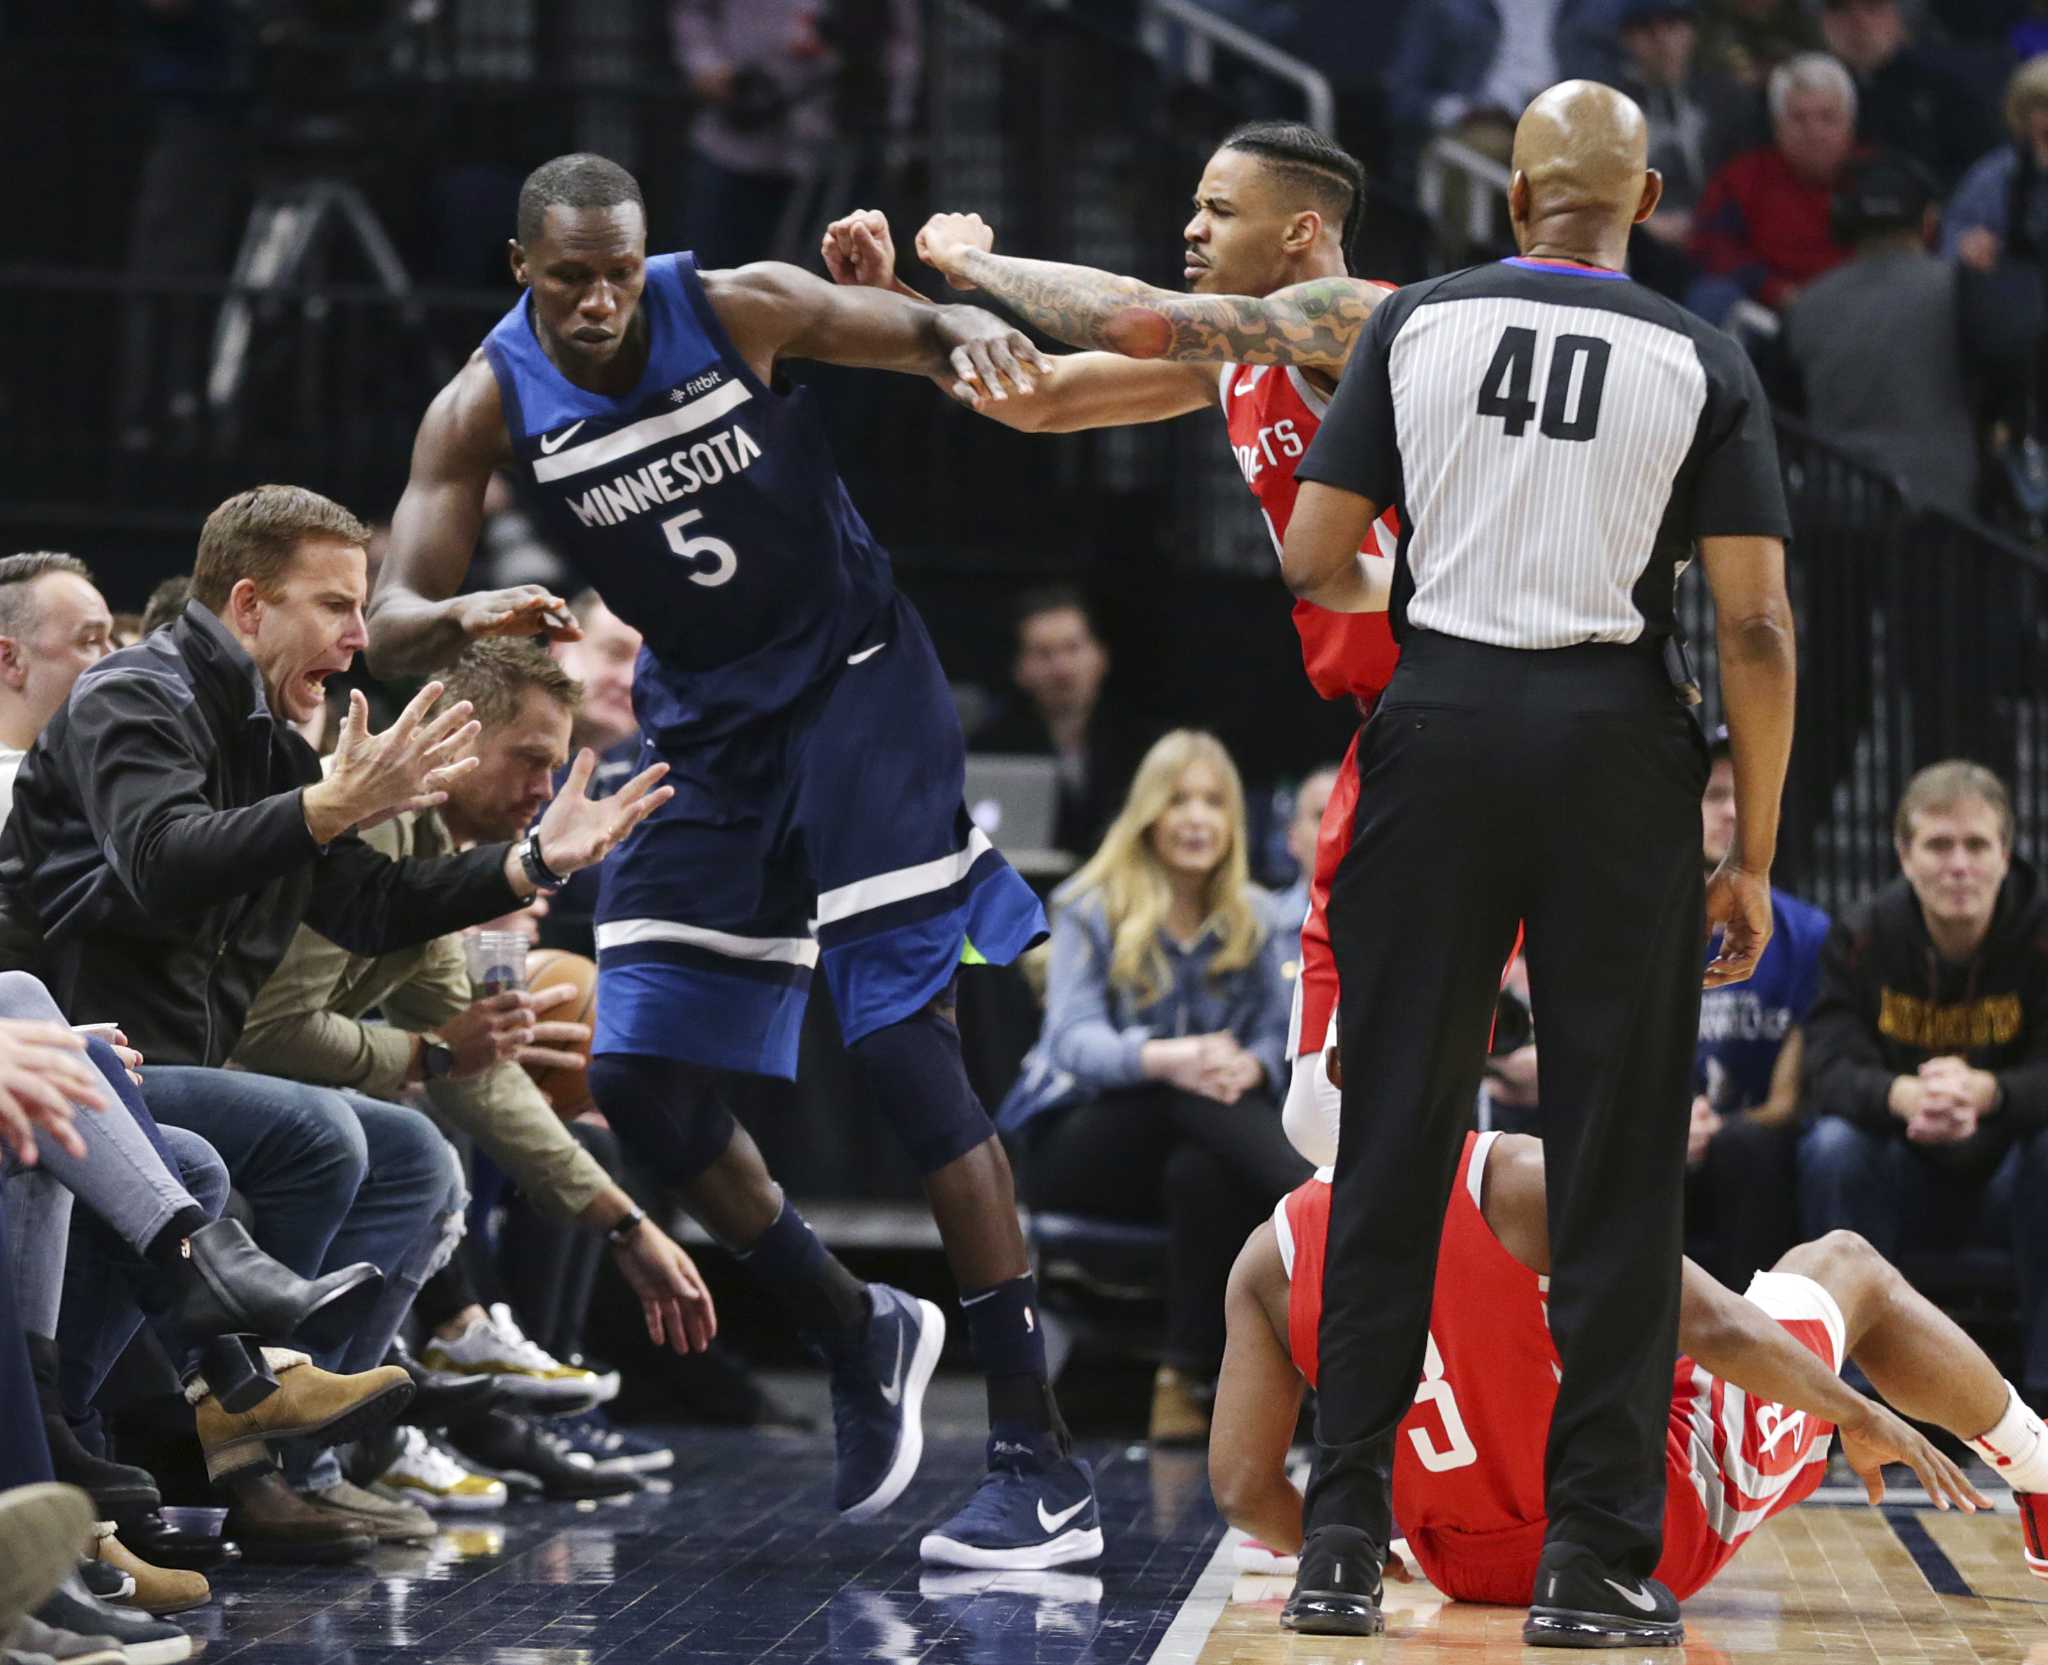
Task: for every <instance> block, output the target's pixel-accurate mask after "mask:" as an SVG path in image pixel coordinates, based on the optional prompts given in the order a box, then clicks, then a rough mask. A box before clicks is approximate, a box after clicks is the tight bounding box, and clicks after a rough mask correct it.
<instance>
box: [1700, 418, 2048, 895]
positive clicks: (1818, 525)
mask: <svg viewBox="0 0 2048 1665" xmlns="http://www.w3.org/2000/svg"><path fill="white" fill-rule="evenodd" d="M1778 444H1779V452H1780V456H1781V459H1782V461H1783V464H1784V468H1785V478H1786V486H1787V489H1788V493H1789V498H1790V503H1791V508H1792V519H1793V542H1792V547H1791V558H1790V562H1789V572H1790V584H1791V589H1792V603H1793V612H1794V615H1795V617H1796V618H1797V621H1798V630H1799V657H1800V664H1799V721H1798V730H1797V734H1796V738H1795V740H1794V744H1793V755H1792V774H1791V779H1790V780H1789V782H1788V783H1787V786H1786V792H1785V816H1784V830H1783V834H1782V836H1781V838H1780V842H1779V864H1778V869H1777V876H1778V878H1779V882H1780V883H1782V884H1784V885H1785V886H1786V887H1787V888H1789V889H1792V890H1794V891H1797V892H1798V893H1799V894H1802V895H1805V896H1807V897H1809V898H1810V899H1812V900H1813V901H1815V902H1817V903H1819V904H1821V905H1822V906H1824V907H1827V908H1830V909H1833V910H1839V909H1840V908H1842V907H1845V906H1847V905H1848V904H1849V903H1851V902H1854V901H1855V900H1857V899H1858V898H1859V897H1862V896H1866V895H1868V894H1869V893H1870V892H1871V891H1872V890H1874V889H1876V888H1877V887H1878V886H1879V885H1881V884H1884V883H1885V882H1887V881H1888V880H1890V879H1891V878H1892V877H1893V876H1894V875H1895V874H1896V873H1897V871H1898V860H1897V856H1896V854H1895V853H1894V851H1893V848H1892V833H1891V827H1892V814H1893V810H1894V808H1895V807H1896V805H1897V803H1898V801H1899V797H1900V795H1901V794H1902V793H1903V792H1904V790H1905V787H1906V782H1907V781H1908V780H1909V779H1911V777H1912V775H1913V774H1914V772H1915V771H1916V770H1919V769H1922V768H1925V767H1926V766H1927V765H1928V764H1930V763H1936V762H1939V761H1941V760H1942V759H1944V758H1950V757H1967V758H1970V759H1973V760H1974V761H1976V762H1979V763H1983V764H1985V765H1987V766H1988V767H1990V768H1991V769H1993V770H1995V771H1996V772H1997V774H1998V775H1999V777H2000V778H2001V779H2002V780H2004V781H2005V782H2006V784H2007V786H2008V787H2009V788H2010V789H2011V790H2012V794H2013V807H2014V812H2015V821H2016V829H2015V845H2016V848H2017V849H2018V851H2019V853H2020V854H2022V855H2024V856H2027V857H2028V858H2030V859H2032V860H2036V861H2039V860H2043V859H2048V557H2044V556H2043V555H2042V553H2041V552H2040V551H2039V550H2037V549H2034V548H2031V547H2029V546H2028V545H2025V544H2022V543H2019V542H2016V541H2015V540H2013V539H2011V538H2008V537H2005V536H2004V535H2002V534H2000V533H1998V532H1996V531H1993V530H1992V529H1991V528H1989V527H1987V526H1984V525H1982V524H1980V523H1978V522H1975V521H1970V520H1964V519H1961V518H1959V517H1957V516H1955V515H1952V514H1949V513H1947V512H1945V511H1942V510H1937V509H1919V508H1916V507H1915V506H1914V505H1913V504H1912V503H1910V502H1909V501H1908V500H1907V498H1906V497H1905V495H1904V493H1902V492H1901V491H1900V489H1899V487H1898V485H1897V484H1896V483H1895V482H1893V481H1892V480H1890V479H1888V478H1887V477H1886V476H1885V475H1884V474H1883V473H1881V472H1880V471H1878V470H1876V469H1874V468H1871V467H1870V466H1868V465H1867V464H1865V463H1863V462H1861V461H1859V460H1858V459H1856V458H1855V457H1853V456H1851V455H1849V454H1848V453H1846V452H1844V451H1843V450H1841V449H1840V448H1839V447H1837V446H1834V445H1831V444H1829V443H1828V442H1827V441H1826V440H1825V439H1823V438H1821V437H1820V436H1819V435H1817V434H1815V433H1814V432H1813V431H1812V430H1810V429H1808V428H1806V427H1805V426H1804V425H1802V424H1800V423H1797V422H1794V421H1792V420H1790V419H1789V418H1780V420H1779V424H1778ZM1680 613H1681V618H1682V620H1683V623H1684V626H1685V629H1686V632H1687V634H1688V635H1689V636H1690V637H1691V639H1692V642H1693V648H1694V652H1695V654H1696V656H1698V657H1699V658H1700V659H1701V661H1702V671H1703V679H1702V680H1703V687H1704V688H1705V690H1706V696H1707V704H1706V711H1705V715H1706V717H1707V720H1708V721H1709V722H1710V723H1711V722H1718V721H1719V720H1720V691H1719V681H1718V677H1717V676H1716V675H1715V674H1714V672H1715V666H1714V662H1713V661H1714V654H1713V608H1712V604H1711V602H1710V601H1709V600H1708V598H1707V591H1706V584H1705V582H1704V580H1703V578H1702V577H1701V575H1700V574H1699V573H1698V572H1697V570H1695V571H1693V572H1690V573H1688V574H1687V575H1686V579H1685V582H1684V584H1683V585H1682V586H1681V590H1680Z"/></svg>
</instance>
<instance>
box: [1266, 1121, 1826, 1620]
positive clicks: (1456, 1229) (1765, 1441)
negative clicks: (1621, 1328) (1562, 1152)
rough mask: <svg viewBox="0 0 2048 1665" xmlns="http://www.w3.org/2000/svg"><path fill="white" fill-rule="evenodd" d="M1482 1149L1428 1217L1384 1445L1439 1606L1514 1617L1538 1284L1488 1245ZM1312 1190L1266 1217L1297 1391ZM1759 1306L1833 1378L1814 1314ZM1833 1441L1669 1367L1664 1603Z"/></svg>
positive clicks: (1315, 1202) (1308, 1284)
mask: <svg viewBox="0 0 2048 1665" xmlns="http://www.w3.org/2000/svg"><path fill="white" fill-rule="evenodd" d="M1496 1137H1497V1135H1495V1134H1492V1133H1472V1134H1468V1135H1466V1139H1465V1154H1464V1158H1463V1160H1461V1161H1460V1163H1459V1164H1458V1177H1457V1181H1456V1183H1455V1184H1454V1185H1453V1186H1452V1188H1451V1200H1450V1206H1449V1208H1448V1209H1447V1210H1446V1211H1445V1213H1444V1227H1443V1237H1442V1239H1441V1242H1440V1246H1439V1248H1438V1251H1437V1270H1436V1291H1435V1296H1434V1302H1433V1307H1432V1314H1431V1318H1430V1325H1429V1344H1428V1351H1427V1353H1426V1355H1425V1360H1424V1365H1423V1372H1422V1381H1421V1382H1420V1383H1419V1384H1418V1386H1417V1388H1416V1391H1415V1404H1414V1406H1413V1407H1412V1408H1411V1409H1410V1410H1409V1412H1408V1414H1407V1415H1406V1416H1405V1417H1403V1418H1402V1419H1401V1426H1400V1428H1399V1430H1398V1431H1397V1432H1396V1434H1395V1436H1394V1520H1395V1522H1396V1529H1397V1530H1398V1531H1399V1532H1401V1533H1403V1534H1404V1535H1405V1536H1406V1537H1407V1539H1408V1545H1409V1548H1410V1549H1411V1550H1412V1551H1413V1552H1414V1555H1415V1559H1416V1560H1417V1561H1418V1562H1420V1563H1421V1566H1422V1571H1423V1573H1424V1574H1425V1575H1426V1576H1427V1577H1428V1578H1429V1581H1430V1582H1431V1583H1432V1584H1434V1585H1435V1586H1436V1587H1437V1588H1438V1589H1439V1590H1441V1591H1443V1592H1444V1594H1446V1595H1448V1596H1452V1597H1454V1598H1456V1599H1457V1600H1460V1601H1485V1602H1499V1603H1503V1604H1506V1605H1508V1606H1523V1605H1526V1604H1527V1602H1528V1600H1529V1593H1530V1590H1531V1588H1532V1587H1533V1585H1534V1583H1535V1578H1536V1561H1537V1557H1538V1556H1539V1555H1540V1554H1541V1553H1542V1549H1543V1535H1544V1532H1545V1530H1546V1529H1547V1527H1548V1520H1547V1517H1546V1514H1545V1506H1544V1496H1543V1477H1544V1453H1545V1447H1546V1446H1547V1445H1548V1443H1549V1438H1550V1418H1551V1413H1552V1411H1553V1410H1554V1409H1555V1407H1556V1405H1557V1383H1558V1375H1559V1370H1558V1358H1557V1348H1556V1346H1555V1344H1554V1343H1553V1342H1552V1340H1551V1337H1550V1321H1549V1308H1548V1302H1549V1289H1550V1280H1549V1279H1548V1278H1543V1277H1539V1276H1537V1274H1536V1273H1534V1272H1532V1271H1530V1270H1529V1268H1528V1267H1526V1266H1524V1265H1523V1264H1522V1263H1521V1262H1520V1261H1518V1260H1516V1259H1515V1257H1514V1256H1513V1255H1511V1254H1509V1253H1508V1251H1507V1250H1506V1249H1505V1248H1503V1247H1502V1246H1501V1243H1500V1240H1499V1239H1498V1238H1497V1237H1495V1236H1494V1235H1493V1230H1492V1228H1491V1227H1489V1226H1488V1225H1487V1223H1486V1216H1485V1214H1484V1212H1483V1210H1482V1201H1483V1195H1482V1193H1483V1181H1484V1175H1485V1172H1486V1158H1487V1155H1488V1153H1489V1152H1490V1150H1491V1148H1492V1145H1493V1141H1494V1139H1495V1138H1496ZM1328 1174H1329V1171H1328V1170H1327V1169H1324V1170H1322V1171H1321V1172H1319V1173H1318V1174H1317V1176H1316V1177H1315V1178H1313V1179H1311V1180H1309V1181H1308V1182H1307V1183H1306V1184H1304V1185H1302V1186H1301V1187H1299V1188H1298V1189H1297V1190H1294V1191H1292V1192H1290V1193H1289V1194H1288V1195H1287V1196H1286V1197H1285V1198H1284V1199H1282V1201H1281V1204H1280V1206H1279V1208H1278V1209H1277V1210H1276V1211H1275V1213H1274V1218H1273V1224H1274V1229H1275V1231H1276V1233H1277V1235H1278V1237H1279V1243H1280V1254H1281V1258H1282V1260H1283V1261H1284V1262H1285V1263H1286V1265H1287V1269H1288V1276H1289V1279H1290V1284H1291V1287H1290V1288H1289V1291H1288V1311H1287V1331H1288V1351H1289V1353H1290V1354H1291V1355H1292V1357H1293V1359H1294V1363H1295V1367H1296V1368H1297V1369H1298V1370H1300V1371H1301V1373H1302V1375H1303V1376H1304V1377H1305V1378H1306V1379H1307V1380H1308V1382H1309V1383H1310V1384H1311V1385H1313V1384H1314V1382H1315V1380H1316V1373H1317V1368H1318V1362H1319V1361H1318V1353H1319V1346H1318V1335H1317V1332H1318V1330H1319V1329H1320V1328H1321V1325H1322V1316H1323V1266H1324V1245H1325V1239H1326V1237H1327V1235H1328V1233H1329V1226H1330V1186H1329V1184H1328ZM1759 1281H1760V1282H1762V1281H1764V1280H1759ZM1793 1281H1795V1282H1798V1283H1804V1281H1805V1280H1803V1279H1802V1280H1793ZM1751 1298H1752V1299H1755V1298H1756V1297H1755V1295H1754V1293H1753V1294H1752V1297H1751ZM1759 1304H1761V1305H1763V1306H1764V1307H1765V1310H1766V1311H1770V1312H1772V1315H1773V1316H1774V1317H1777V1318H1778V1319H1779V1321H1780V1322H1781V1323H1783V1324H1784V1325H1785V1327H1786V1328H1787V1329H1788V1330H1789V1331H1791V1333H1792V1335H1793V1337H1794V1339H1796V1340H1798V1341H1799V1342H1800V1343H1801V1344H1802V1345H1804V1346H1806V1347H1808V1348H1809V1349H1811V1350H1812V1351H1813V1352H1814V1353H1816V1354H1817V1355H1819V1357H1820V1358H1821V1359H1822V1360H1823V1361H1824V1362H1825V1363H1827V1364H1828V1365H1829V1366H1830V1367H1831V1368H1835V1369H1839V1368H1840V1365H1841V1356H1840V1343H1839V1336H1837V1337H1836V1338H1835V1339H1834V1340H1833V1341H1832V1342H1831V1340H1830V1336H1829V1334H1828V1330H1829V1325H1828V1324H1827V1323H1825V1322H1822V1321H1821V1320H1820V1317H1819V1314H1818V1312H1817V1310H1801V1309H1799V1308H1797V1307H1793V1308H1787V1307H1785V1306H1784V1305H1783V1304H1782V1302H1778V1301H1771V1300H1769V1299H1768V1298H1767V1299H1766V1300H1764V1301H1762V1302H1760V1303H1759ZM1774 1308H1776V1310H1773V1309H1774ZM1834 1323H1835V1324H1836V1325H1839V1323H1840V1320H1839V1318H1838V1317H1837V1318H1836V1319H1835V1320H1834ZM1833 1432H1834V1430H1833V1428H1832V1427H1831V1426H1830V1425H1829V1424H1827V1423H1825V1422H1822V1421H1819V1420H1817V1419H1814V1418H1810V1417H1808V1416H1806V1415H1805V1414H1804V1413H1802V1412H1798V1411H1788V1410H1786V1409H1785V1408H1784V1407H1782V1406H1778V1405H1771V1404H1766V1403H1764V1402H1763V1401H1761V1400H1757V1399H1754V1398H1751V1397H1749V1396H1748V1395H1745V1394H1744V1393H1743V1392H1742V1390H1741V1389H1739V1388H1737V1387H1735V1386H1734V1385H1733V1384H1732V1383H1729V1382H1724V1381H1721V1380H1719V1379H1718V1378H1716V1377H1714V1376H1711V1375H1709V1374H1708V1373H1707V1372H1706V1371H1705V1370H1703V1369H1701V1368H1700V1367H1699V1366H1698V1365H1696V1364H1695V1363H1694V1362H1693V1361H1692V1360H1691V1359H1689V1358H1687V1357H1684V1356H1683V1355H1681V1356H1680V1357H1679V1358H1678V1360H1677V1362H1676V1366H1675V1368H1674V1370H1673V1372H1672V1396H1671V1409H1670V1416H1669V1421H1668V1423H1667V1425H1666V1438H1665V1470H1666V1476H1667V1478H1666V1495H1665V1508H1664V1554H1663V1557H1662V1559H1661V1560H1660V1562H1659V1564H1658V1567H1657V1577H1658V1578H1660V1579H1662V1580H1663V1581H1664V1583H1665V1584H1667V1585H1668V1586H1670V1588H1671V1591H1672V1593H1673V1594H1674V1595H1676V1596H1677V1597H1678V1598H1679V1599H1680V1600H1681V1601H1683V1600H1684V1599H1685V1598H1686V1597H1688V1596H1690V1595H1692V1594H1693V1593H1694V1592H1695V1591H1697V1590H1698V1589H1699V1588H1700V1587H1701V1586H1702V1585H1704V1584H1705V1583H1706V1582H1707V1581H1708V1580H1709V1579H1711V1578H1712V1577H1713V1576H1714V1575H1715V1574H1716V1573H1717V1572H1719V1571H1720V1570H1721V1568H1722V1567H1724V1566H1726V1565H1727V1563H1728V1562H1729V1560H1730V1559H1732V1558H1733V1556H1734V1554H1735V1552H1736V1550H1737V1549H1739V1548H1740V1547H1741V1545H1742V1544H1743V1542H1744V1541H1745V1540H1746V1539H1747V1538H1748V1537H1749V1535H1750V1533H1751V1532H1753V1531H1754V1530H1755V1529H1756V1528H1757V1527H1758V1526H1759V1525H1761V1524H1762V1522H1763V1521H1764V1520H1766V1519H1768V1518H1769V1517H1770V1516H1771V1515H1773V1514H1776V1513H1777V1512H1778V1511H1779V1510H1781V1509H1785V1508H1789V1507H1791V1506H1792V1505H1793V1504H1795V1503H1797V1502H1799V1501H1800V1500H1801V1499H1802V1498H1804V1497H1806V1496H1808V1495H1809V1494H1810V1493H1811V1492H1812V1491H1813V1489H1814V1488H1815V1487H1816V1486H1818V1485H1819V1484H1820V1482H1821V1480H1822V1478H1823V1477H1824V1475H1825V1474H1826V1471H1827V1461H1826V1459H1827V1449H1828V1441H1829V1439H1830V1437H1831V1436H1832V1434H1833Z"/></svg>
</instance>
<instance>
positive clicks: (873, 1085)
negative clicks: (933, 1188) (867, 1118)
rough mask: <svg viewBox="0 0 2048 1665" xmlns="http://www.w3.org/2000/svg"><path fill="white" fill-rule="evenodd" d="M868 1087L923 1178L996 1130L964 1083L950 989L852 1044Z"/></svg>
mask: <svg viewBox="0 0 2048 1665" xmlns="http://www.w3.org/2000/svg"><path fill="white" fill-rule="evenodd" d="M850 1050H851V1052H852V1054H853V1057H854V1061H855V1062H856V1063H858V1064H859V1065H860V1068H861V1073H862V1074H863V1075H864V1076H865V1077H866V1080H867V1084H868V1088H869V1090H870V1091H871V1092H873V1094H874V1095H875V1098H876V1099H877V1100H878V1101H879V1103H880V1105H881V1108H882V1113H883V1115H884V1116H886V1117H887V1118H888V1120H889V1125H890V1126H892V1127H893V1128H895V1129H896V1136H897V1137H898V1138H899V1139H901V1140H902V1141H903V1148H904V1149H905V1150H906V1151H908V1152H909V1153H910V1159H911V1161H913V1162H914V1163H916V1164H917V1171H918V1172H919V1173H920V1174H933V1173H937V1172H938V1171H939V1169H941V1168H943V1167H945V1166H946V1164H947V1163H949V1162H953V1161H956V1160H957V1159H959V1158H960V1157H963V1156H965V1155H966V1154H967V1153H968V1152H969V1151H971V1150H972V1149H974V1147H975V1146H976V1145H979V1144H982V1143H984V1142H985V1141H986V1140H987V1139H988V1138H989V1136H990V1135H991V1134H993V1133H994V1132H995V1123H994V1122H992V1121H990V1120H989V1114H988V1111H987V1110H985V1109H983V1108H982V1103H981V1100H980V1099H978V1098H976V1097H975V1096H974V1088H973V1087H972V1086H970V1085H969V1084H968V1080H967V1066H966V1064H965V1063H963V1062H962V1061H961V1057H960V1031H959V1029H958V1027H956V1026H955V1024H954V1022H953V1018H952V991H951V990H950V989H949V990H948V991H947V992H946V994H944V995H942V996H940V997H939V999H937V1000H935V1001H933V1002H932V1003H931V1005H929V1006H927V1007H925V1008H924V1010H922V1011H921V1012H918V1013H917V1014H916V1015H915V1016H913V1017H908V1018H905V1019H904V1020H903V1021H902V1022H901V1023H892V1024H890V1025H889V1026H888V1027H887V1028H886V1029H877V1030H876V1031H875V1032H874V1033H873V1034H872V1035H867V1036H863V1037H862V1038H861V1039H860V1040H858V1041H855V1042H854V1043H853V1046H852V1047H851V1049H850Z"/></svg>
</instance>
